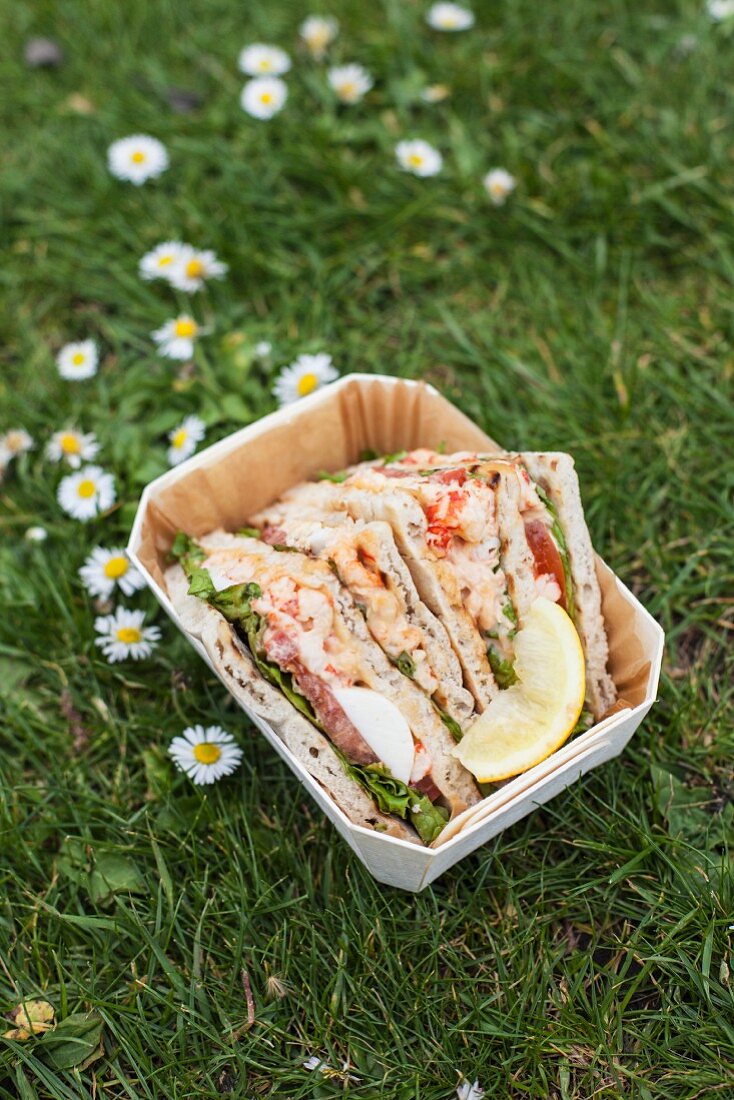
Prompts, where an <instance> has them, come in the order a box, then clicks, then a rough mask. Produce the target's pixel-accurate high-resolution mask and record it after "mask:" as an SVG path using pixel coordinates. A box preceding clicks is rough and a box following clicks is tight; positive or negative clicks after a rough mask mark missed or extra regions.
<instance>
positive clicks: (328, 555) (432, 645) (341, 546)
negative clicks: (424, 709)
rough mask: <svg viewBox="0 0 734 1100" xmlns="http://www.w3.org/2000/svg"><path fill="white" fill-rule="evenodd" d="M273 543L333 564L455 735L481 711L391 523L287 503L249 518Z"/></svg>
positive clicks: (375, 633) (391, 654)
mask: <svg viewBox="0 0 734 1100" xmlns="http://www.w3.org/2000/svg"><path fill="white" fill-rule="evenodd" d="M250 523H252V524H255V525H256V527H255V530H258V531H259V532H260V533H261V537H262V539H263V540H264V541H265V542H268V543H270V544H271V545H287V546H290V547H295V548H297V549H299V550H301V551H303V552H304V553H305V554H309V555H311V556H313V557H317V558H320V559H321V560H323V561H326V562H328V564H329V565H330V566H331V568H332V569H333V570H334V571H335V573H336V575H337V576H338V578H339V580H340V581H341V583H342V584H343V585H344V587H345V588H346V589H347V590H348V591H349V592H350V594H351V595H352V597H353V599H354V601H355V603H356V605H357V606H358V607H359V609H360V611H361V612H362V614H363V616H364V620H365V623H366V625H367V629H368V631H369V633H370V634H371V636H372V638H373V639H374V641H375V642H377V644H378V645H379V646H380V648H381V649H382V650H383V652H384V653H385V655H386V656H387V657H388V659H389V660H390V661H392V663H393V664H394V665H395V666H396V667H397V668H398V669H399V670H400V671H401V672H402V673H403V675H405V676H407V677H409V678H410V679H411V680H412V681H413V682H414V683H415V684H416V685H417V686H418V687H419V688H420V689H421V690H422V691H423V692H424V694H425V695H427V696H428V698H430V699H431V701H432V703H433V705H434V707H435V709H436V710H437V712H438V714H439V715H440V717H441V719H442V720H443V722H444V724H445V725H446V727H447V728H448V729H449V731H450V733H451V734H452V736H453V737H454V739H455V740H458V739H459V738H460V737H461V735H462V733H463V731H464V729H465V728H466V727H467V725H468V724H469V723H470V722H471V720H472V718H473V716H474V700H473V698H472V696H471V694H470V693H469V692H468V691H467V690H466V688H465V687H464V684H463V677H462V671H461V665H460V664H459V660H458V658H457V656H456V654H455V652H454V650H453V648H452V646H451V643H450V642H449V638H448V635H447V633H446V630H445V628H444V626H443V625H442V623H441V622H440V621H439V619H438V618H437V617H436V616H435V615H434V614H433V613H432V612H431V611H430V610H429V609H428V607H427V606H426V605H425V603H424V602H423V601H422V600H421V598H420V596H419V595H418V591H417V589H416V587H415V584H414V582H413V578H412V576H411V573H410V570H409V569H408V568H407V566H406V564H405V562H404V561H403V559H402V558H401V556H400V553H399V551H398V548H397V546H396V544H395V537H394V535H393V532H392V528H391V527H390V526H389V525H388V524H386V523H383V522H379V521H373V522H364V521H362V520H353V519H351V518H350V517H349V516H347V515H346V514H345V513H343V512H334V511H329V510H328V509H324V508H319V507H318V503H317V502H314V503H313V506H312V507H311V508H305V507H304V504H303V502H302V501H297V502H295V503H292V504H288V503H284V502H280V503H276V504H275V505H274V506H272V507H271V508H270V509H265V510H264V511H263V512H261V513H259V514H258V515H256V516H253V517H252V518H251V519H250Z"/></svg>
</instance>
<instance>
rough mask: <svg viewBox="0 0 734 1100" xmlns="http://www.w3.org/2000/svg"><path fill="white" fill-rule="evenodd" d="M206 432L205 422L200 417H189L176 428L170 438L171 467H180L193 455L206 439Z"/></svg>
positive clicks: (169, 460)
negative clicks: (180, 463) (180, 464)
mask: <svg viewBox="0 0 734 1100" xmlns="http://www.w3.org/2000/svg"><path fill="white" fill-rule="evenodd" d="M205 431H206V428H205V426H204V421H203V420H200V419H199V417H198V416H187V417H186V419H185V420H184V421H183V423H181V424H179V426H178V427H177V428H174V429H173V431H172V432H170V433H169V436H168V438H169V439H170V441H171V446H170V447H169V448H168V462H169V465H171V466H178V464H179V462H183V460H184V459H185V458H188V457H189V455H192V454H193V453H194V451H195V450H196V445H197V443H200V442H201V441H202V439H203V438H204V433H205Z"/></svg>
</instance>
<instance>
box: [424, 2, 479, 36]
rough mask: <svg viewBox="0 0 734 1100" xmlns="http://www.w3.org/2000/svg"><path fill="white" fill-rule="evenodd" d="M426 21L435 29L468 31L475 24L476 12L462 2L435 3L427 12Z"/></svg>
mask: <svg viewBox="0 0 734 1100" xmlns="http://www.w3.org/2000/svg"><path fill="white" fill-rule="evenodd" d="M426 23H428V26H429V27H433V29H434V31H466V30H468V29H469V27H473V26H474V13H473V12H471V11H469V9H468V8H462V7H461V5H460V4H447V3H442V4H433V6H432V7H430V8H429V9H428V12H427V14H426Z"/></svg>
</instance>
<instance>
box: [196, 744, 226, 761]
mask: <svg viewBox="0 0 734 1100" xmlns="http://www.w3.org/2000/svg"><path fill="white" fill-rule="evenodd" d="M221 755H222V750H221V749H220V747H219V745H213V744H212V743H211V741H200V742H199V744H198V745H194V758H195V759H196V760H197V761H198V763H199V764H216V762H217V760H219V757H220V756H221Z"/></svg>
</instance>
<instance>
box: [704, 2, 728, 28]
mask: <svg viewBox="0 0 734 1100" xmlns="http://www.w3.org/2000/svg"><path fill="white" fill-rule="evenodd" d="M706 11H707V12H708V14H709V16H710V18H711V19H713V20H714V22H716V23H721V21H722V20H723V19H728V18H729V16H731V15H734V0H708V3H707V4H706Z"/></svg>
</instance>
